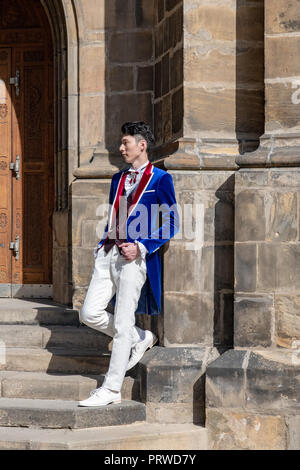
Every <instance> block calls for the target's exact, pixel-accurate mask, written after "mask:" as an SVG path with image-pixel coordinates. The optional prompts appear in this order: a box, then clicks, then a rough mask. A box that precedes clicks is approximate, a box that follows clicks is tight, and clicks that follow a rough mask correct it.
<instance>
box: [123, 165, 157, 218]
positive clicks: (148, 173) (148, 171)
mask: <svg viewBox="0 0 300 470" xmlns="http://www.w3.org/2000/svg"><path fill="white" fill-rule="evenodd" d="M152 176H153V165H152V163H151V162H149V163H148V165H147V166H146V168H145V171H144V173H143V176H142V178H141V181H140V184H139V185H138V188H137V190H136V192H135V194H134V196H133V199H132V203H131V206H130V208H129V210H128V218H129V216H130V214H131V213H132V211H133V210H134V208H135V206H136V205H137V204H138V202H139V200H140V199H141V197H142V195H143V194H144V192H145V190H146V189H147V186H148V185H149V183H150V181H151V178H152ZM124 182H125V180H124Z"/></svg>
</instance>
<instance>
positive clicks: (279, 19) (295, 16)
mask: <svg viewBox="0 0 300 470" xmlns="http://www.w3.org/2000/svg"><path fill="white" fill-rule="evenodd" d="M298 7H299V5H298V2H286V1H285V0H269V2H268V3H267V5H266V8H267V10H266V33H267V34H272V33H296V32H299V31H300V14H299V8H298Z"/></svg>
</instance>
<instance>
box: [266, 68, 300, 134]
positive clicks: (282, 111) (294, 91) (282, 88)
mask: <svg viewBox="0 0 300 470" xmlns="http://www.w3.org/2000/svg"><path fill="white" fill-rule="evenodd" d="M274 73H275V71H274ZM297 74H298V75H299V72H297ZM298 89H299V87H298V86H297V85H296V86H293V83H292V81H291V82H289V83H288V82H285V83H266V87H265V94H266V102H267V107H266V131H267V132H273V131H275V130H282V131H284V130H287V131H288V130H289V129H290V128H292V127H298V126H299V108H298V105H297V103H298V98H299V92H298Z"/></svg>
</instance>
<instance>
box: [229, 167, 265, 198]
mask: <svg viewBox="0 0 300 470" xmlns="http://www.w3.org/2000/svg"><path fill="white" fill-rule="evenodd" d="M268 173H269V172H268V171H266V170H260V169H255V168H254V169H247V168H243V169H239V170H238V171H237V172H236V174H235V187H236V190H237V192H240V191H241V188H244V187H246V188H252V187H258V188H263V187H265V186H266V185H267V184H268Z"/></svg>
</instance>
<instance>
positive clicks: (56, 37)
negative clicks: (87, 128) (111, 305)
mask: <svg viewBox="0 0 300 470" xmlns="http://www.w3.org/2000/svg"><path fill="white" fill-rule="evenodd" d="M40 1H41V4H42V5H43V7H44V9H45V12H46V14H47V16H48V20H49V23H50V27H51V31H52V37H53V44H54V87H55V90H54V97H55V99H54V109H55V111H54V135H55V139H54V161H55V210H54V214H53V300H55V301H58V302H61V303H64V304H71V303H72V253H71V229H70V227H71V183H72V179H73V175H72V171H73V168H74V167H77V162H78V122H79V118H78V100H79V90H78V30H77V15H76V11H75V7H74V6H73V2H71V1H70V0H54V1H53V0H40Z"/></svg>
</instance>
